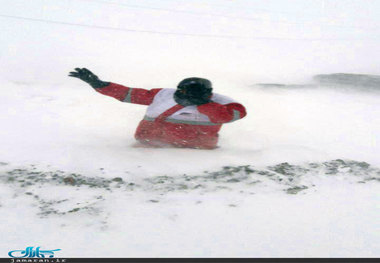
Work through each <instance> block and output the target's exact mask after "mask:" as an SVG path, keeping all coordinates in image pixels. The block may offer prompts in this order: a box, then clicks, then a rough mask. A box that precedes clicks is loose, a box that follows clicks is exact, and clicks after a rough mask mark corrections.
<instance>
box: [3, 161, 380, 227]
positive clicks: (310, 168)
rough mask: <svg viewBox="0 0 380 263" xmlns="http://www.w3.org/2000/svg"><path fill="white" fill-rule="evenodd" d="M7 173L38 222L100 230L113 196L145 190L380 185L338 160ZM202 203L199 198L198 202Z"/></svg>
mask: <svg viewBox="0 0 380 263" xmlns="http://www.w3.org/2000/svg"><path fill="white" fill-rule="evenodd" d="M6 169H9V167H7V168H5V167H3V171H2V172H0V182H1V183H3V184H4V185H10V186H12V189H13V190H14V191H15V193H14V196H13V198H19V197H22V196H24V198H30V199H31V201H32V206H35V207H37V209H38V211H37V215H38V216H39V217H40V218H46V217H52V216H61V217H62V216H71V217H73V216H74V217H78V216H82V215H90V216H92V217H98V218H99V220H98V221H97V222H98V223H99V224H98V225H100V229H103V230H104V229H106V228H107V216H105V214H106V213H105V208H106V207H105V206H106V205H105V201H106V200H108V199H109V198H111V197H110V196H109V195H110V194H111V193H113V192H117V194H122V193H123V192H124V193H133V194H137V192H144V194H149V195H150V197H151V199H147V202H150V203H161V201H162V200H163V198H165V196H166V195H169V194H171V193H184V194H186V193H193V194H196V195H197V196H198V197H201V196H203V195H205V194H209V193H213V192H219V191H228V192H234V193H236V194H240V195H252V194H266V193H271V192H283V193H286V194H290V195H298V194H300V193H302V194H308V193H310V192H309V191H308V190H310V189H314V190H317V186H316V183H315V182H316V181H318V180H321V179H327V178H336V177H339V178H340V179H344V180H345V181H347V180H348V181H350V182H351V183H358V184H363V183H377V182H379V181H380V169H379V168H375V167H371V165H370V164H368V163H366V162H358V161H353V160H342V159H336V160H332V161H327V162H321V163H307V164H304V165H299V164H298V165H294V164H289V163H287V162H285V163H280V164H277V165H272V166H267V167H262V168H257V167H254V166H251V165H242V166H224V167H222V168H221V169H220V170H219V171H214V172H209V171H205V172H203V174H199V175H187V174H183V175H178V176H168V175H163V176H154V177H150V178H145V179H143V180H141V181H140V182H131V181H125V179H123V178H121V177H113V178H105V177H90V176H84V175H81V174H77V173H66V172H64V171H60V170H56V171H40V170H37V168H36V167H35V166H34V165H30V166H28V167H22V168H15V169H10V170H6ZM334 182H336V181H334ZM55 188H57V189H58V191H59V197H54V195H52V196H50V195H46V194H44V191H52V190H51V189H55ZM62 190H63V191H62ZM78 190H80V191H78ZM53 191H54V190H53ZM49 193H50V192H49ZM204 201H205V200H202V201H201V200H198V201H196V204H201V203H202V202H204ZM227 205H228V206H230V207H236V206H237V204H231V203H230V204H227ZM81 218H82V217H81ZM90 225H92V223H91V224H90Z"/></svg>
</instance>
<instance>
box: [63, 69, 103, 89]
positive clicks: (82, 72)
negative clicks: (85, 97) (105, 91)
mask: <svg viewBox="0 0 380 263" xmlns="http://www.w3.org/2000/svg"><path fill="white" fill-rule="evenodd" d="M69 76H70V77H74V78H78V79H81V80H83V81H84V82H87V83H88V84H90V85H91V87H93V88H94V89H99V88H104V87H106V86H108V85H109V84H110V82H106V81H101V80H100V79H99V78H98V76H96V75H95V74H94V73H92V72H91V71H89V70H88V69H86V68H82V69H81V68H75V71H72V72H70V74H69Z"/></svg>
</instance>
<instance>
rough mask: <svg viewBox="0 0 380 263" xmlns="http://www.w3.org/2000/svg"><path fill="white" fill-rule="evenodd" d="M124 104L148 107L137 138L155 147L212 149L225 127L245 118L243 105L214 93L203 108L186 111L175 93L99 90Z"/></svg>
mask: <svg viewBox="0 0 380 263" xmlns="http://www.w3.org/2000/svg"><path fill="white" fill-rule="evenodd" d="M96 91H97V92H99V93H102V94H104V95H107V96H111V97H113V98H115V99H117V100H120V101H122V102H129V103H134V104H142V105H148V109H147V111H146V114H145V117H144V119H143V120H142V121H141V122H140V124H139V126H138V127H137V130H136V133H135V138H136V139H137V140H138V141H140V142H142V143H144V144H149V145H152V146H158V147H160V146H168V145H171V146H176V147H189V148H203V149H213V148H215V147H216V145H217V142H218V131H219V130H220V128H221V127H222V124H223V123H228V122H233V121H236V120H238V119H241V118H243V117H244V116H245V115H246V114H247V113H246V111H245V108H244V107H243V105H241V104H239V103H237V102H234V101H233V100H232V99H230V98H228V97H226V96H223V95H219V94H216V93H213V95H212V97H211V101H212V102H209V103H206V104H203V105H199V106H196V105H192V106H187V107H184V106H182V105H179V104H177V103H176V102H175V100H174V97H173V95H174V92H175V91H176V90H175V89H151V90H145V89H139V88H129V87H125V86H122V85H118V84H115V83H110V85H108V86H107V87H104V88H99V89H96Z"/></svg>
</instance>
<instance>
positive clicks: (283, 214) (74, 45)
mask: <svg viewBox="0 0 380 263" xmlns="http://www.w3.org/2000/svg"><path fill="white" fill-rule="evenodd" d="M0 4H1V7H2V8H1V11H0V30H1V34H0V80H1V82H0V83H1V88H0V89H1V103H0V112H1V115H0V123H1V129H0V222H1V224H0V257H8V252H9V251H10V250H15V249H24V248H25V247H27V246H35V247H36V246H41V249H57V248H59V249H62V250H61V251H59V252H56V256H57V257H379V256H380V254H379V251H380V245H379V241H380V237H379V229H380V224H379V222H380V220H379V201H380V198H379V190H380V187H379V178H380V169H379V167H380V159H379V155H380V143H379V142H380V118H379V116H380V92H379V91H380V87H377V88H376V87H375V88H370V89H369V88H367V87H365V86H363V87H359V86H339V85H319V84H318V83H313V82H312V76H313V75H316V74H323V73H326V74H328V73H336V72H345V73H359V74H372V75H376V74H377V75H380V69H379V61H380V52H379V47H378V45H379V42H380V34H379V33H380V29H379V28H380V27H379V26H380V19H379V17H380V16H379V14H380V2H379V1H370V0H360V1H359V0H356V1H354V0H329V1H323V0H302V1H300V0H292V1H291V0H281V1H280V0H276V1H274V0H265V1H264V0H261V1H256V0H235V1H232V0H230V1H229V0H207V1H200V0H192V1H185V0H140V1H137V0H136V1H133V0H124V1H122V0H119V1H117V0H104V1H103V0H99V1H98V0H34V1H26V0H0ZM65 23H66V24H65ZM74 24H76V25H74ZM101 27H102V28H101ZM142 31H143V32H142ZM167 33H170V34H167ZM186 34H187V35H186ZM75 67H88V68H89V69H90V70H92V71H93V72H94V73H95V74H97V75H98V76H99V77H100V78H101V79H102V80H105V81H113V82H116V83H119V84H124V85H126V86H131V87H140V88H146V89H151V88H175V87H176V85H177V83H178V82H179V81H180V80H182V79H183V78H186V77H193V76H197V77H204V78H208V79H210V80H211V81H212V82H213V85H214V91H215V92H217V93H221V94H224V95H227V96H230V97H233V98H234V99H236V100H238V101H240V102H241V103H242V104H244V105H245V106H246V108H247V111H248V115H247V117H246V118H244V119H243V120H241V121H238V122H234V123H232V124H226V125H224V126H223V128H222V130H221V132H220V141H219V146H220V148H218V149H216V150H195V149H149V148H136V147H134V144H135V140H134V138H133V135H134V131H135V128H136V127H137V125H138V122H139V121H140V119H141V118H142V117H143V115H144V111H145V109H146V108H145V106H141V105H132V104H127V103H121V102H118V101H116V100H115V99H112V98H109V97H106V96H102V95H100V94H98V93H96V92H94V91H93V90H92V88H91V87H90V86H88V85H87V84H86V83H84V82H81V81H79V80H77V79H73V78H69V77H67V74H68V72H69V71H71V70H72V69H73V68H75ZM257 83H280V84H308V85H305V86H283V87H277V88H276V87H267V86H260V85H255V84H257ZM309 84H310V85H309ZM311 84H312V85H311ZM223 167H224V168H223Z"/></svg>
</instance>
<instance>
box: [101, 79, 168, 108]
mask: <svg viewBox="0 0 380 263" xmlns="http://www.w3.org/2000/svg"><path fill="white" fill-rule="evenodd" d="M95 90H96V91H97V92H99V93H101V94H103V95H106V96H110V97H113V98H115V99H117V100H120V101H122V102H129V103H134V104H142V105H149V104H151V103H152V101H153V99H154V96H156V94H157V93H158V92H159V91H160V90H161V89H151V90H146V89H138V88H130V87H125V86H122V85H119V84H116V83H110V85H108V86H106V87H104V88H99V89H95Z"/></svg>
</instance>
